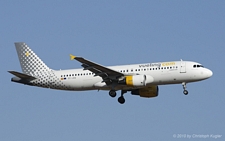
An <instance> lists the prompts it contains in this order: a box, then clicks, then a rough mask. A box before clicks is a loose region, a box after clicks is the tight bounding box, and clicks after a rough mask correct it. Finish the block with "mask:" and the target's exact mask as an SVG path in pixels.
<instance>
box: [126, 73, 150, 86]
mask: <svg viewBox="0 0 225 141" xmlns="http://www.w3.org/2000/svg"><path fill="white" fill-rule="evenodd" d="M153 81H154V78H153V77H152V76H150V75H130V76H125V79H124V80H123V83H125V84H126V85H128V86H146V85H147V84H150V83H152V82H153Z"/></svg>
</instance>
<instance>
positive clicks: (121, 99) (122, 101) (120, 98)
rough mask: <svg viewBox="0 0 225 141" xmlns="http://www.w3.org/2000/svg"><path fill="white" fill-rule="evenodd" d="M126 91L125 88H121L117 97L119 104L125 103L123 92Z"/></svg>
mask: <svg viewBox="0 0 225 141" xmlns="http://www.w3.org/2000/svg"><path fill="white" fill-rule="evenodd" d="M126 92H127V91H125V90H121V96H120V97H119V98H118V102H119V103H120V104H124V103H125V98H124V96H123V95H124V94H125V93H126Z"/></svg>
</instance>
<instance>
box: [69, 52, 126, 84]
mask: <svg viewBox="0 0 225 141" xmlns="http://www.w3.org/2000/svg"><path fill="white" fill-rule="evenodd" d="M70 59H71V60H77V61H79V62H80V63H82V65H81V66H82V67H83V68H84V70H89V71H91V72H93V73H94V74H95V76H100V77H102V79H103V82H106V84H107V85H109V84H111V83H112V82H113V81H117V80H118V79H119V78H120V77H121V76H124V74H123V73H120V72H117V71H115V70H112V69H110V68H107V67H104V66H102V65H100V64H97V63H95V62H92V61H89V60H87V59H85V58H83V57H76V56H74V55H72V54H71V55H70Z"/></svg>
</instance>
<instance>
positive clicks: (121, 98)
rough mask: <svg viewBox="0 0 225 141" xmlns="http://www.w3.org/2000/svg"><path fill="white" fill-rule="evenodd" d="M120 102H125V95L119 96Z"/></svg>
mask: <svg viewBox="0 0 225 141" xmlns="http://www.w3.org/2000/svg"><path fill="white" fill-rule="evenodd" d="M118 102H119V103H120V104H124V103H125V99H124V97H123V96H120V97H119V98H118Z"/></svg>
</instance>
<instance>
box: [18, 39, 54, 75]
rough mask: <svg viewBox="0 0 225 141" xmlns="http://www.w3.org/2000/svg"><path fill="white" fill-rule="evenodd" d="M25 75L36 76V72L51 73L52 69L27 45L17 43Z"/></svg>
mask: <svg viewBox="0 0 225 141" xmlns="http://www.w3.org/2000/svg"><path fill="white" fill-rule="evenodd" d="M15 46H16V51H17V54H18V57H19V61H20V65H21V68H22V71H23V73H25V74H29V75H32V76H33V75H35V72H37V71H41V72H46V71H50V68H49V67H48V66H47V65H46V64H45V63H44V62H43V61H42V60H41V59H40V58H39V57H38V56H37V55H36V54H35V53H34V52H33V51H32V50H31V49H30V48H29V47H28V45H27V44H26V43H23V42H19V43H15Z"/></svg>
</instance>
